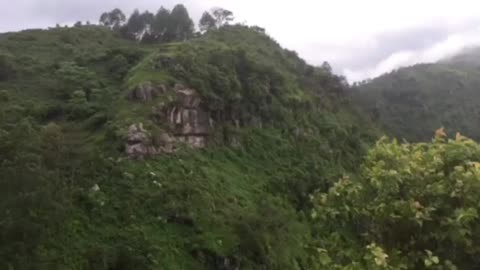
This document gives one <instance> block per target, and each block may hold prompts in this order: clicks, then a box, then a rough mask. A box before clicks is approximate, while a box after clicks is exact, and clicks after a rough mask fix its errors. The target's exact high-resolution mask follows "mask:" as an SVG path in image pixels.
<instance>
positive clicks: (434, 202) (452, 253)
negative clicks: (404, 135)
mask: <svg viewBox="0 0 480 270" xmlns="http://www.w3.org/2000/svg"><path fill="white" fill-rule="evenodd" d="M479 161H480V145H478V144H477V143H475V142H474V141H472V140H470V139H467V138H465V137H463V136H461V135H459V134H457V136H456V139H454V140H449V139H447V138H446V135H445V133H444V132H443V130H439V131H437V135H436V138H435V139H434V140H433V141H432V142H431V143H417V144H408V143H404V144H399V143H398V142H397V141H396V140H393V141H389V140H388V139H386V138H384V139H382V140H380V141H379V142H378V143H377V145H376V146H375V147H374V148H373V149H372V150H370V151H369V153H368V155H367V158H366V161H365V163H364V165H363V166H362V170H361V172H360V173H359V175H357V176H353V177H352V178H349V177H343V178H342V179H340V180H339V181H338V182H337V183H335V185H334V186H333V187H332V188H330V190H329V191H328V192H319V193H317V194H316V195H315V196H314V197H312V200H313V201H314V202H315V204H316V209H315V211H313V212H312V218H313V219H314V220H315V221H316V224H317V226H316V227H315V229H316V234H318V235H319V236H320V237H321V239H322V240H321V241H319V242H318V246H317V248H318V252H319V256H320V258H322V260H321V263H322V264H323V265H324V266H328V269H476V268H478V267H479V265H480V260H479V252H480V250H479V248H478V245H477V244H476V243H478V239H477V235H478V233H479V229H480V227H479V225H478V224H479V223H478V218H479V216H478V212H479V210H480V209H479V207H480V201H479V197H478V195H477V194H478V192H479V189H480V163H479Z"/></svg>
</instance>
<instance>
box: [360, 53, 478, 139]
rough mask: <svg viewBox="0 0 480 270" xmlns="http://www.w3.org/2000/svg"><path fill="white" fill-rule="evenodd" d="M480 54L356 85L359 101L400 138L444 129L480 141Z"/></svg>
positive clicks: (396, 72)
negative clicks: (479, 55)
mask: <svg viewBox="0 0 480 270" xmlns="http://www.w3.org/2000/svg"><path fill="white" fill-rule="evenodd" d="M475 52H478V50H471V51H467V52H465V53H464V54H461V55H458V56H456V57H453V58H451V59H448V60H444V61H441V62H439V63H435V64H421V65H415V66H413V67H408V68H402V69H399V70H397V71H394V72H392V73H389V74H385V75H383V76H380V77H378V78H376V79H374V80H372V81H371V82H368V83H365V84H361V85H360V86H358V87H354V88H355V89H354V91H353V97H354V99H355V101H356V102H357V103H358V104H360V105H361V107H363V108H364V109H365V111H366V112H368V113H369V114H370V115H371V116H372V117H373V118H374V119H375V120H377V121H378V122H379V123H381V125H382V126H383V127H384V129H385V130H386V131H387V132H388V133H390V134H391V135H394V136H396V137H398V138H406V139H408V140H414V141H418V140H428V139H429V138H430V134H431V133H432V131H433V130H436V129H438V128H439V127H442V126H443V127H445V128H446V130H447V131H451V132H457V131H459V132H462V134H466V135H468V136H470V137H472V138H475V139H479V138H480V129H479V125H478V116H479V115H480V110H479V108H478V105H477V104H478V102H479V101H480V92H479V91H478V85H479V84H480V80H479V75H480V73H479V67H480V63H479V60H478V59H479V58H478V54H477V53H475Z"/></svg>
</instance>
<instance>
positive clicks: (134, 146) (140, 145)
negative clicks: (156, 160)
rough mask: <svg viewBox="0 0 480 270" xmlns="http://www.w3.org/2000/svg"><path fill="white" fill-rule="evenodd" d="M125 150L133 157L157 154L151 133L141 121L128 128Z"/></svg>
mask: <svg viewBox="0 0 480 270" xmlns="http://www.w3.org/2000/svg"><path fill="white" fill-rule="evenodd" d="M125 151H126V153H127V155H128V156H129V157H130V158H133V159H144V158H146V157H149V156H152V155H155V154H157V150H156V149H155V147H153V144H152V140H151V137H150V134H149V133H148V132H147V131H146V130H145V129H144V128H143V125H142V124H141V123H139V124H133V125H131V126H130V127H129V128H128V135H127V144H126V146H125Z"/></svg>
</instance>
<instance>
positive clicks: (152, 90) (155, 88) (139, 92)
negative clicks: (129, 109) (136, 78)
mask: <svg viewBox="0 0 480 270" xmlns="http://www.w3.org/2000/svg"><path fill="white" fill-rule="evenodd" d="M166 92H167V88H166V87H165V85H163V84H160V85H153V83H151V82H145V83H143V84H140V85H138V86H137V87H135V88H134V89H133V90H132V91H131V92H130V93H129V95H128V97H129V99H130V100H135V101H141V102H148V101H151V100H153V99H154V98H156V97H158V96H159V95H161V94H164V93H166Z"/></svg>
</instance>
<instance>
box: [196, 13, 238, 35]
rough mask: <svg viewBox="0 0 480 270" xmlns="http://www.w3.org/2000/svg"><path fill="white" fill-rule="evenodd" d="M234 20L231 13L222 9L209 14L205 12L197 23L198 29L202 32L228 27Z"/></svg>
mask: <svg viewBox="0 0 480 270" xmlns="http://www.w3.org/2000/svg"><path fill="white" fill-rule="evenodd" d="M233 20H234V17H233V12H231V11H230V10H226V9H223V8H214V9H212V10H211V11H210V12H208V11H205V12H204V13H203V15H202V18H201V19H200V22H199V28H200V31H202V32H207V31H209V30H214V29H219V28H220V27H222V26H225V25H228V24H229V23H230V22H231V21H233Z"/></svg>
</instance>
